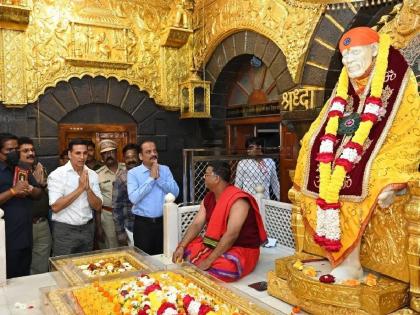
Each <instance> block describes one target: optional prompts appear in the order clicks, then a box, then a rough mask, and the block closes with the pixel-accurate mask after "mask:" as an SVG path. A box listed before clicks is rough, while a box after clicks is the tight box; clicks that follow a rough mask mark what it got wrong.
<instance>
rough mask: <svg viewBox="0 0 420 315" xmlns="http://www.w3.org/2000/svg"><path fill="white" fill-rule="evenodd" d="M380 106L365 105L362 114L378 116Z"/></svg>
mask: <svg viewBox="0 0 420 315" xmlns="http://www.w3.org/2000/svg"><path fill="white" fill-rule="evenodd" d="M380 108H381V107H380V106H378V105H376V104H372V103H367V104H366V105H365V109H364V111H363V112H364V113H366V114H367V113H369V114H373V115H375V116H379V111H380Z"/></svg>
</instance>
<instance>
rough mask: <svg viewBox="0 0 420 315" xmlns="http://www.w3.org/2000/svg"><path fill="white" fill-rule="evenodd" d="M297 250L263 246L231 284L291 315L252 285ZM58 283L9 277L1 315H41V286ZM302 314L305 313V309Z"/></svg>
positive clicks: (47, 276) (48, 277)
mask: <svg viewBox="0 0 420 315" xmlns="http://www.w3.org/2000/svg"><path fill="white" fill-rule="evenodd" d="M292 254H293V250H292V249H289V248H286V247H281V246H277V247H273V248H262V250H261V256H260V261H259V263H258V265H257V267H256V269H255V270H254V271H253V272H252V273H251V274H250V275H248V276H247V277H245V278H243V279H241V280H240V281H238V282H236V283H232V284H229V285H230V286H232V287H233V288H234V289H236V290H238V291H241V292H244V293H246V294H248V295H250V296H251V297H253V298H254V299H257V300H258V301H260V302H262V303H265V304H268V305H269V306H270V307H271V308H274V309H276V310H278V313H277V314H290V313H291V310H292V306H291V305H288V304H286V303H284V302H282V301H280V300H278V299H276V298H273V297H271V296H269V295H268V294H267V291H263V292H259V291H257V290H255V289H253V288H250V287H248V285H249V284H252V283H255V282H259V281H266V280H267V272H268V271H269V270H273V269H274V260H275V259H276V258H279V257H284V256H288V255H292ZM156 258H158V259H159V260H160V261H161V262H163V263H164V264H170V263H171V262H170V261H169V260H168V259H166V258H165V257H164V256H156ZM56 284H57V283H56V281H55V278H54V276H53V273H52V272H50V273H44V274H40V275H33V276H27V277H20V278H14V279H9V280H7V285H6V286H4V287H0V315H27V314H30V315H40V314H43V313H42V310H41V298H40V297H41V293H40V290H39V289H40V288H43V287H49V286H55V285H56ZM16 303H22V304H25V305H26V306H32V307H33V308H30V309H17V308H16V307H15V304H16ZM300 314H304V313H303V312H301V313H300Z"/></svg>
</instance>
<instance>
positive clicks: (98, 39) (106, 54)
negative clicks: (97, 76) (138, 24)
mask: <svg viewBox="0 0 420 315" xmlns="http://www.w3.org/2000/svg"><path fill="white" fill-rule="evenodd" d="M70 25H71V26H70V28H71V36H70V41H69V43H68V52H67V57H66V61H69V62H70V63H72V64H74V65H78V66H97V67H110V68H117V69H119V68H128V67H130V66H131V65H132V64H133V63H131V62H129V60H130V59H131V60H132V59H133V56H132V54H133V47H134V46H135V45H136V40H135V38H134V35H133V34H132V31H131V30H130V29H128V28H126V27H120V26H119V25H114V26H110V25H105V26H101V25H91V24H85V23H83V22H77V21H72V22H71V23H70ZM128 33H131V34H130V35H129V34H128ZM130 38H131V39H132V40H130Z"/></svg>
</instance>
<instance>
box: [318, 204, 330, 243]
mask: <svg viewBox="0 0 420 315" xmlns="http://www.w3.org/2000/svg"><path fill="white" fill-rule="evenodd" d="M316 215H317V220H316V234H318V235H319V236H325V234H326V233H327V231H326V229H325V223H324V221H325V219H324V218H325V211H324V210H322V209H321V208H320V207H319V206H318V209H317V211H316Z"/></svg>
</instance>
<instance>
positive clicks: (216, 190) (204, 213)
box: [172, 161, 267, 282]
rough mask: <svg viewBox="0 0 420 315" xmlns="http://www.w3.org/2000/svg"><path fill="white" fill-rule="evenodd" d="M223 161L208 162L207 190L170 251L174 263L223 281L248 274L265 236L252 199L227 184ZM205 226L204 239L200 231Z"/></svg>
mask: <svg viewBox="0 0 420 315" xmlns="http://www.w3.org/2000/svg"><path fill="white" fill-rule="evenodd" d="M229 179H230V167H229V164H227V163H226V162H220V161H213V162H210V163H209V164H208V166H207V168H206V172H205V174H204V180H205V184H206V187H207V188H208V189H209V190H210V192H208V193H207V194H206V196H205V197H204V200H203V201H202V203H201V206H200V209H199V211H198V213H197V215H196V217H195V218H194V220H193V222H192V223H191V225H190V226H189V228H188V229H187V231H186V233H185V236H184V238H183V239H182V241H181V242H180V243H179V245H178V247H177V248H176V250H175V252H174V253H173V256H172V260H173V262H180V261H182V258H185V259H187V260H188V261H189V262H191V263H193V264H195V265H196V266H197V267H198V268H200V269H202V270H207V271H208V272H209V273H210V274H211V275H213V276H215V277H216V278H219V279H221V280H223V281H226V282H232V281H237V280H239V279H240V278H242V277H244V276H246V275H248V274H249V273H251V272H252V271H253V270H254V268H255V266H256V264H257V262H258V258H259V256H260V245H261V244H262V243H264V242H265V241H266V239H267V234H266V232H265V230H264V225H263V222H262V218H261V215H260V213H259V209H258V205H257V202H256V201H255V199H254V198H253V197H252V196H251V195H250V194H248V193H246V192H244V191H242V190H240V189H239V188H237V187H235V186H233V185H231V184H229ZM204 226H207V227H206V232H205V235H204V238H202V237H200V236H199V234H200V232H201V230H202V229H203V227H204Z"/></svg>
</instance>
